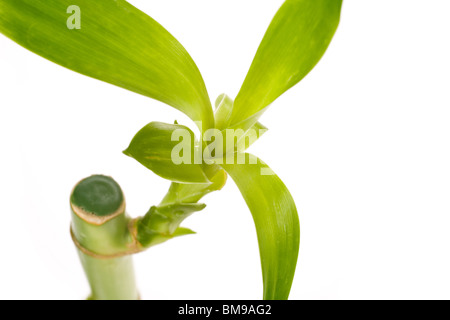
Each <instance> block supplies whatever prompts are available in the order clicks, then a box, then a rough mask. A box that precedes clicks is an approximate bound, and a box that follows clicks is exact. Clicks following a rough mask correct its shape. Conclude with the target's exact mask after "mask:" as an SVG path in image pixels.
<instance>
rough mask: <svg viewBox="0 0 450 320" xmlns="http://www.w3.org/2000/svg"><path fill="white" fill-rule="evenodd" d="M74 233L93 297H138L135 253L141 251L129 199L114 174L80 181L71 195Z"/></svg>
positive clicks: (113, 298)
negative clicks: (129, 213)
mask: <svg viewBox="0 0 450 320" xmlns="http://www.w3.org/2000/svg"><path fill="white" fill-rule="evenodd" d="M70 206H71V213H72V225H71V234H72V238H73V240H74V243H75V245H76V247H77V251H78V254H79V257H80V260H81V263H82V265H83V268H84V271H85V273H86V276H87V278H88V281H89V284H90V287H91V290H92V293H91V296H90V297H89V299H91V300H136V299H138V298H139V294H138V291H137V288H136V281H135V276H134V268H133V261H132V256H131V254H132V253H136V252H138V251H139V249H138V245H137V243H136V241H135V240H134V239H135V237H134V236H133V234H132V231H131V230H130V228H129V227H130V225H132V223H131V219H130V218H129V217H128V216H127V215H126V213H125V199H124V196H123V192H122V190H121V189H120V187H119V185H118V184H117V183H116V182H115V181H114V180H113V179H112V178H110V177H106V176H101V175H95V176H91V177H89V178H86V179H84V180H82V181H80V182H79V183H78V184H77V185H76V186H75V188H74V189H73V191H72V194H71V197H70Z"/></svg>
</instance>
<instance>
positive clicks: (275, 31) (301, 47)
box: [227, 0, 342, 128]
mask: <svg viewBox="0 0 450 320" xmlns="http://www.w3.org/2000/svg"><path fill="white" fill-rule="evenodd" d="M341 6H342V0H314V1H312V0H286V1H285V2H284V4H283V6H282V7H281V9H280V10H279V11H278V12H277V14H276V15H275V18H274V19H273V20H272V23H271V24H270V26H269V28H268V30H267V32H266V34H265V36H264V38H263V40H262V42H261V45H260V47H259V49H258V51H257V53H256V56H255V58H254V60H253V63H252V65H251V67H250V70H249V72H248V74H247V77H246V78H245V81H244V84H243V85H242V88H241V90H240V92H239V94H238V96H237V97H236V100H235V102H234V107H233V112H232V115H231V117H230V118H229V120H228V125H227V127H233V126H238V127H247V128H248V126H249V125H251V124H252V123H254V122H256V121H257V119H258V117H259V116H260V115H261V114H262V113H261V112H263V111H264V109H265V108H266V107H267V106H268V105H270V104H271V103H272V102H273V101H274V100H275V99H277V98H278V97H279V96H280V95H281V94H283V93H284V92H285V91H287V90H288V89H290V88H291V87H292V86H294V85H295V84H296V83H298V82H299V81H300V80H301V79H303V77H305V76H306V75H307V74H308V73H309V71H311V69H312V68H313V67H314V66H315V65H316V64H317V63H318V62H319V60H320V58H321V57H322V55H323V54H324V53H325V50H326V49H327V47H328V45H329V44H330V42H331V39H332V37H333V35H334V33H335V31H336V29H337V26H338V24H339V19H340V12H341ZM249 119H251V121H250V122H249V123H247V124H245V123H241V122H243V121H244V122H245V121H249Z"/></svg>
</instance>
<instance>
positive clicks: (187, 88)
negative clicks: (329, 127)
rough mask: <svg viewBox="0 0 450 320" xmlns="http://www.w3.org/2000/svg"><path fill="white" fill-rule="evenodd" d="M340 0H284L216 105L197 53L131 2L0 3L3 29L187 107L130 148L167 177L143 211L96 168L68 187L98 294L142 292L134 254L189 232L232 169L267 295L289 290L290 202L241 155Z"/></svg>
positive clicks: (307, 64)
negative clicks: (236, 82)
mask: <svg viewBox="0 0 450 320" xmlns="http://www.w3.org/2000/svg"><path fill="white" fill-rule="evenodd" d="M341 6H342V0H314V1H312V0H286V1H285V2H284V4H283V5H282V7H281V8H280V10H279V11H278V12H277V13H276V15H275V17H274V19H273V21H272V22H271V24H270V26H269V28H268V30H267V32H266V34H265V36H264V38H263V40H262V42H261V45H260V46H259V49H258V51H257V53H256V56H255V58H254V60H253V63H252V65H251V67H250V70H249V72H248V74H247V77H246V79H245V81H244V83H243V85H242V87H241V90H240V91H239V93H238V95H237V97H236V99H234V101H233V100H232V99H231V98H230V97H228V96H226V95H221V96H220V97H219V98H218V99H217V100H216V103H215V111H214V110H213V108H212V107H211V102H210V99H209V97H208V93H207V90H206V86H205V84H204V81H203V79H202V76H201V74H200V72H199V70H198V68H197V66H196V65H195V63H194V61H193V60H192V58H191V57H190V56H189V54H188V53H187V52H186V50H185V49H184V48H183V47H182V45H181V44H180V43H179V42H178V41H177V40H176V39H175V38H174V37H173V36H172V35H171V34H170V33H169V32H168V31H167V30H166V29H164V28H163V27H162V26H161V25H160V24H158V23H157V22H156V21H155V20H153V19H152V18H151V17H149V16H148V15H146V14H145V13H143V12H141V11H140V10H138V9H137V8H135V7H134V6H132V5H130V4H129V3H127V2H126V1H124V0H95V1H92V0H76V1H75V0H52V1H49V0H0V32H1V33H3V34H4V35H6V36H7V37H9V38H11V39H12V40H13V41H15V42H17V43H18V44H20V45H22V46H23V47H25V48H27V49H28V50H30V51H32V52H34V53H36V54H38V55H40V56H42V57H44V58H47V59H49V60H51V61H53V62H55V63H57V64H59V65H61V66H64V67H66V68H68V69H71V70H73V71H76V72H79V73H81V74H84V75H87V76H90V77H93V78H96V79H99V80H102V81H105V82H108V83H110V84H114V85H116V86H119V87H122V88H125V89H128V90H130V91H133V92H136V93H139V94H142V95H145V96H148V97H150V98H153V99H156V100H159V101H162V102H164V103H166V104H167V105H169V106H172V107H174V108H176V109H178V110H179V111H181V112H183V113H185V114H186V115H188V116H189V117H190V118H191V119H192V120H193V121H194V122H195V123H196V124H197V126H198V128H199V132H200V136H199V137H198V138H195V135H194V133H193V131H191V130H190V129H188V128H187V127H186V126H182V125H180V124H178V123H176V122H175V123H174V124H166V123H160V122H151V123H149V124H148V125H147V126H145V127H144V128H143V129H141V130H140V131H139V132H138V133H137V134H136V136H135V137H134V138H133V139H132V141H131V143H130V145H129V147H128V148H127V149H126V150H125V151H124V153H125V154H126V155H128V156H130V157H132V158H134V159H136V160H137V161H138V162H140V163H141V164H143V165H144V166H146V167H147V168H148V169H150V170H152V171H153V172H154V173H156V174H157V175H159V176H161V177H162V178H164V179H168V180H170V181H172V184H171V186H170V189H169V191H168V193H167V195H166V196H165V197H164V199H163V200H162V201H161V203H159V204H158V205H155V206H152V207H151V208H150V210H149V211H148V212H147V213H146V214H145V215H144V216H142V217H138V218H136V219H131V218H130V217H129V216H128V215H127V214H126V213H125V202H124V196H123V194H122V190H121V189H120V187H119V185H118V184H117V183H116V182H115V181H114V180H112V178H109V177H105V176H101V175H95V176H92V177H89V178H87V179H84V180H82V181H81V182H80V183H79V184H77V185H76V187H75V188H74V190H73V191H72V194H71V198H70V200H71V201H70V204H71V209H72V226H71V234H72V238H73V240H74V243H75V245H76V247H77V248H78V252H79V255H80V258H81V261H82V264H83V267H84V269H85V272H86V275H87V278H88V280H89V283H90V286H91V289H92V295H91V298H92V299H138V297H139V295H138V292H137V289H136V284H135V280H134V273H133V266H132V260H131V255H132V254H134V253H138V252H141V251H144V250H146V249H148V248H149V247H152V246H154V245H157V244H160V243H162V242H165V241H167V240H168V239H171V238H174V237H177V236H181V235H187V234H191V233H193V231H191V230H189V229H186V228H183V227H180V224H181V223H182V222H183V220H184V219H185V218H187V217H188V216H189V215H191V214H192V213H194V212H197V211H200V210H203V209H204V208H205V205H204V204H201V203H199V201H200V199H201V198H203V197H204V196H205V195H206V194H208V193H210V192H213V191H217V190H220V189H221V188H222V187H223V186H224V184H225V182H226V180H227V175H230V176H231V178H232V179H233V180H234V182H235V183H236V184H237V186H238V188H239V190H240V191H241V193H242V196H243V197H244V199H245V201H246V203H247V205H248V207H249V209H250V211H251V213H252V216H253V220H254V223H255V226H256V231H257V236H258V242H259V250H260V256H261V265H262V275H263V284H264V292H263V297H264V299H287V298H288V296H289V291H290V289H291V285H292V281H293V278H294V272H295V268H296V263H297V256H298V250H299V242H300V227H299V219H298V215H297V209H296V207H295V204H294V200H293V199H292V196H291V195H290V193H289V191H288V189H287V188H286V186H285V185H284V184H283V182H282V181H281V180H280V178H278V176H276V175H275V174H274V173H273V172H272V171H271V170H270V169H269V168H268V166H267V165H266V164H265V163H263V162H262V161H261V160H259V159H257V158H256V157H254V156H252V155H250V154H248V153H246V152H245V150H246V148H248V147H249V146H250V144H252V143H253V142H254V141H255V140H256V139H258V138H259V137H260V136H261V135H262V133H263V132H264V130H265V127H264V126H263V125H262V124H261V123H259V122H258V120H259V118H260V117H261V116H262V114H263V113H264V111H265V110H266V109H267V107H268V106H269V105H271V104H272V103H273V102H274V101H275V100H276V99H277V98H278V97H279V96H280V95H282V94H283V93H284V92H285V91H287V90H288V89H290V88H291V87H292V86H294V85H295V84H296V83H298V82H299V81H300V80H301V79H302V78H303V77H305V76H306V75H307V74H308V73H309V71H311V69H312V68H313V67H314V66H315V65H316V64H317V63H318V61H319V60H320V58H321V57H322V55H323V54H324V52H325V50H326V49H327V47H328V45H329V43H330V41H331V39H332V37H333V35H334V33H335V31H336V29H337V26H338V23H339V18H340V11H341Z"/></svg>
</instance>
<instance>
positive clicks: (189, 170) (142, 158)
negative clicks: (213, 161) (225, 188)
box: [124, 122, 210, 183]
mask: <svg viewBox="0 0 450 320" xmlns="http://www.w3.org/2000/svg"><path fill="white" fill-rule="evenodd" d="M178 132H179V133H180V134H179V135H178V134H177V133H178ZM174 138H176V140H174ZM178 139H179V140H178ZM186 140H187V141H186ZM177 145H178V146H181V147H183V149H182V150H179V152H176V150H177V148H178V147H176V146H177ZM195 152H196V149H195V136H194V133H193V132H192V130H190V129H189V128H188V127H185V126H182V125H178V124H167V123H162V122H151V123H149V124H148V125H146V126H145V127H144V128H142V129H141V130H140V131H139V132H138V133H137V134H136V135H135V136H134V138H133V140H132V141H131V143H130V146H129V147H128V148H127V149H126V150H125V151H124V153H125V154H126V155H128V156H130V157H132V158H134V159H136V160H137V161H139V162H140V163H141V164H142V165H144V166H145V167H147V168H148V169H150V170H152V171H153V172H154V173H156V174H157V175H159V176H161V177H163V178H165V179H168V180H171V181H176V182H185V183H210V181H209V180H208V178H207V176H206V174H205V172H204V171H203V169H202V165H201V164H195ZM175 156H176V157H177V158H179V161H184V162H182V163H179V164H178V162H175ZM183 159H184V160H183Z"/></svg>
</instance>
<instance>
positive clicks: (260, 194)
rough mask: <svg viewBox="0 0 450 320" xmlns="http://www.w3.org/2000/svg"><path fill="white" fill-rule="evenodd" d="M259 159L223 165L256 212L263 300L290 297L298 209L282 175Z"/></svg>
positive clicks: (251, 209)
mask: <svg viewBox="0 0 450 320" xmlns="http://www.w3.org/2000/svg"><path fill="white" fill-rule="evenodd" d="M258 160H259V159H258ZM258 162H259V163H258V164H224V165H222V167H223V168H224V169H225V170H226V171H227V172H228V174H229V175H230V176H231V178H233V180H234V182H235V183H236V184H237V186H238V188H239V190H240V191H241V193H242V196H243V197H244V199H245V202H246V203H247V205H248V207H249V209H250V211H251V213H252V215H253V220H254V222H255V226H256V232H257V235H258V243H259V251H260V255H261V266H262V274H263V282H264V299H268V300H275V299H276V300H281V299H287V298H288V296H289V291H290V289H291V286H292V281H293V279H294V273H295V267H296V264H297V257H298V250H299V244H300V224H299V220H298V215H297V209H296V207H295V203H294V200H293V199H292V196H291V194H290V193H289V191H288V189H287V188H286V186H285V185H284V183H283V182H282V181H281V180H280V178H278V176H276V175H275V174H274V173H273V172H272V171H271V169H270V168H269V167H268V166H267V165H266V164H264V163H262V162H261V161H260V160H259V161H258Z"/></svg>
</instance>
